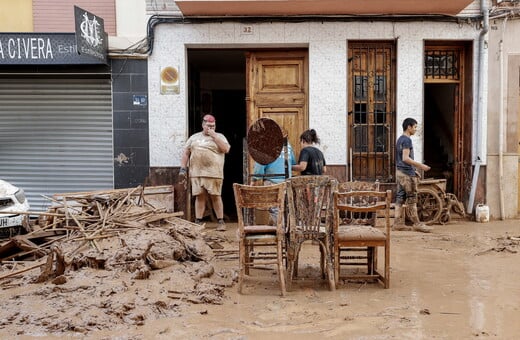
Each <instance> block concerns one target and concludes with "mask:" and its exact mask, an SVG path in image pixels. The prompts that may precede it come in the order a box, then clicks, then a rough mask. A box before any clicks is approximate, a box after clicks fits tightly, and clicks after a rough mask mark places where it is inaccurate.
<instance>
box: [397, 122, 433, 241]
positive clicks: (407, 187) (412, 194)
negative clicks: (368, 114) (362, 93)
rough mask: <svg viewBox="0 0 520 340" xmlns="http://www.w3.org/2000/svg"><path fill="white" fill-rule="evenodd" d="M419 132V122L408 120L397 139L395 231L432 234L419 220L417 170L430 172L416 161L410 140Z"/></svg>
mask: <svg viewBox="0 0 520 340" xmlns="http://www.w3.org/2000/svg"><path fill="white" fill-rule="evenodd" d="M416 131H417V121H416V120H415V119H413V118H406V119H405V120H404V121H403V134H402V135H401V136H400V137H399V138H398V139H397V143H396V146H395V152H396V156H395V163H396V168H397V169H396V179H397V194H396V200H395V219H394V226H393V229H394V230H415V231H420V232H423V233H430V232H431V231H432V230H433V228H432V227H430V226H427V225H425V224H424V223H422V222H421V221H420V220H419V216H418V214H417V184H418V182H419V175H418V174H417V171H416V169H421V170H423V171H428V170H430V167H429V166H428V165H426V164H422V163H419V162H417V161H415V160H414V154H413V146H412V139H411V138H410V137H411V136H413V135H414V134H415V132H416ZM403 203H406V205H407V207H408V209H407V211H408V212H410V215H411V216H410V219H411V220H412V222H413V226H412V227H411V228H410V227H408V226H406V225H405V223H404V213H403Z"/></svg>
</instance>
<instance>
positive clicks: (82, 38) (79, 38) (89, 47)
mask: <svg viewBox="0 0 520 340" xmlns="http://www.w3.org/2000/svg"><path fill="white" fill-rule="evenodd" d="M74 21H75V27H76V44H77V45H78V53H79V54H88V55H91V56H93V57H94V58H97V59H99V60H101V61H103V62H104V63H105V64H106V62H107V46H108V43H107V40H108V37H107V34H106V33H105V26H104V20H103V19H102V18H100V17H98V16H95V15H94V14H92V13H90V12H87V11H85V10H84V9H81V8H79V7H78V6H74Z"/></svg>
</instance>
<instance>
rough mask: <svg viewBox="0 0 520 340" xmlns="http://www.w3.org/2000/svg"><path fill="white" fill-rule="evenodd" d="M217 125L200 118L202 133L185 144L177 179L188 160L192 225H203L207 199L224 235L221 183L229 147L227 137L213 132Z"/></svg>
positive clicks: (205, 118)
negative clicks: (192, 210)
mask: <svg viewBox="0 0 520 340" xmlns="http://www.w3.org/2000/svg"><path fill="white" fill-rule="evenodd" d="M215 127H216V122H215V117H213V116H212V115H205V116H204V117H203V118H202V131H201V132H197V133H195V134H193V135H192V136H191V137H190V138H188V140H187V141H186V146H185V149H184V153H183V155H182V159H181V170H180V172H179V175H180V176H181V177H183V176H186V167H187V165H188V160H189V170H190V171H189V177H190V183H191V193H192V195H193V196H195V223H198V224H200V223H202V217H203V215H204V211H205V210H206V199H207V196H208V195H209V197H210V199H211V203H212V205H213V209H214V211H215V215H216V216H217V219H218V226H217V231H225V230H226V225H225V223H224V204H223V203H222V196H221V193H222V182H223V180H224V158H225V154H226V153H228V152H229V149H230V148H231V146H230V145H229V142H228V141H227V139H226V137H225V136H224V135H223V134H221V133H218V132H216V131H215Z"/></svg>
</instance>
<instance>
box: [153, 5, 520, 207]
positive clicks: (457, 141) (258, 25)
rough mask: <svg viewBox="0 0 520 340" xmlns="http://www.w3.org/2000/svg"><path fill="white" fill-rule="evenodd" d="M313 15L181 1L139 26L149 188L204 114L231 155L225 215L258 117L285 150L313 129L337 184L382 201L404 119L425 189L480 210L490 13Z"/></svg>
mask: <svg viewBox="0 0 520 340" xmlns="http://www.w3.org/2000/svg"><path fill="white" fill-rule="evenodd" d="M165 3H166V2H165ZM317 3H318V2H301V1H283V2H277V3H276V4H273V3H269V4H267V3H264V2H263V1H253V2H248V3H247V4H245V3H244V2H240V1H226V2H221V1H202V2H201V1H189V0H186V1H176V5H177V7H178V11H179V13H178V14H177V15H175V13H173V14H169V15H156V16H152V17H151V20H150V21H149V32H153V50H152V53H151V55H150V56H149V58H148V69H149V96H150V107H149V119H150V168H151V178H153V179H154V181H155V180H157V178H159V177H160V175H158V174H164V173H171V172H173V175H172V177H174V176H175V172H176V168H177V167H178V166H179V164H180V157H181V154H182V147H183V143H184V141H185V140H186V138H187V136H188V135H190V134H191V133H193V132H196V131H198V130H199V129H200V117H201V116H202V115H204V114H206V113H212V114H214V115H215V116H216V118H217V130H220V131H221V132H223V133H224V134H225V135H226V136H227V137H228V139H229V140H230V142H231V145H232V147H231V152H230V154H229V155H228V156H227V158H226V169H225V180H224V194H223V195H224V201H225V203H226V205H228V206H230V205H231V206H232V193H231V191H230V190H226V188H228V189H229V188H230V187H231V183H233V182H237V181H240V182H242V181H247V176H248V166H247V164H246V166H245V167H243V163H244V162H246V163H250V158H249V157H248V155H247V151H244V139H245V138H246V137H247V130H248V127H249V126H251V124H252V123H253V122H254V121H255V120H256V119H258V118H261V117H269V118H272V119H274V120H276V121H277V122H278V123H279V124H280V125H282V126H284V127H286V128H287V130H289V139H290V141H291V142H292V145H298V144H299V143H298V138H299V135H300V134H301V132H302V131H303V130H305V129H307V128H314V129H315V130H316V131H317V132H318V135H319V136H320V137H321V148H322V150H323V151H324V153H325V156H326V159H327V164H328V168H329V169H331V173H332V175H334V176H335V177H337V178H338V179H339V180H351V179H352V180H379V181H380V182H381V183H382V184H383V186H387V187H389V188H392V187H395V170H394V168H395V155H394V153H395V151H394V143H395V140H396V138H397V137H398V136H399V135H400V134H401V132H402V128H401V123H402V121H403V120H404V119H405V118H406V117H412V118H415V119H416V120H417V121H418V122H419V127H420V129H419V131H418V133H417V134H416V136H415V137H414V149H415V158H416V159H417V160H419V161H424V162H425V163H427V164H430V165H431V166H432V170H431V171H430V173H428V174H425V175H426V176H427V177H434V178H445V179H446V180H447V190H448V191H449V192H453V193H455V194H456V195H457V197H458V198H459V200H461V201H463V202H464V203H465V205H467V206H468V210H469V211H473V207H474V205H475V204H478V203H486V202H485V201H486V185H487V184H486V178H487V174H486V165H487V151H486V147H487V138H488V133H487V126H486V123H485V122H486V121H487V111H486V110H485V109H484V110H483V109H482V108H483V107H484V108H485V107H487V58H488V49H487V33H486V32H483V29H482V22H483V18H484V11H483V10H482V8H484V9H485V7H486V6H489V5H490V3H488V2H484V1H473V2H472V1H452V2H444V1H441V2H436V3H435V4H431V3H427V4H423V5H424V7H421V6H419V7H417V6H415V5H414V6H409V5H410V4H411V3H410V2H406V1H404V2H388V3H392V5H391V6H388V4H387V5H385V2H377V1H376V2H374V4H375V7H373V8H366V7H363V6H362V4H361V2H357V1H354V2H349V3H348V4H346V3H345V2H339V1H330V2H327V3H323V2H322V3H321V5H320V6H319V8H318V7H316V6H315V5H316V4H317ZM483 3H484V5H483ZM414 4H415V2H414ZM432 6H433V7H432ZM151 8H152V4H151V3H150V4H149V6H148V9H151ZM488 8H489V7H488ZM169 68H171V69H174V70H175V72H176V74H177V76H178V77H177V78H178V79H177V80H176V83H175V84H174V85H173V86H171V85H170V84H166V83H165V82H164V80H162V79H161V74H162V72H163V71H164V70H166V69H169ZM482 75H484V76H482ZM165 89H170V90H165ZM298 151H299V150H296V152H298ZM477 160H478V162H477ZM477 163H478V170H479V171H478V173H476V172H475V171H474V169H475V165H476V164H477ZM226 197H227V198H226ZM232 209H233V208H232V207H231V209H227V212H229V213H231V212H232ZM515 214H516V212H515Z"/></svg>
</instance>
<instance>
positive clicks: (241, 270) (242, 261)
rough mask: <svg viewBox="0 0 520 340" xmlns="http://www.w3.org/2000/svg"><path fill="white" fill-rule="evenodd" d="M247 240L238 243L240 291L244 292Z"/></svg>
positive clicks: (240, 292)
mask: <svg viewBox="0 0 520 340" xmlns="http://www.w3.org/2000/svg"><path fill="white" fill-rule="evenodd" d="M244 242H245V241H240V243H239V245H238V252H239V267H240V268H239V273H238V293H239V294H242V285H243V283H244V276H245V275H246V247H245V244H244Z"/></svg>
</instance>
